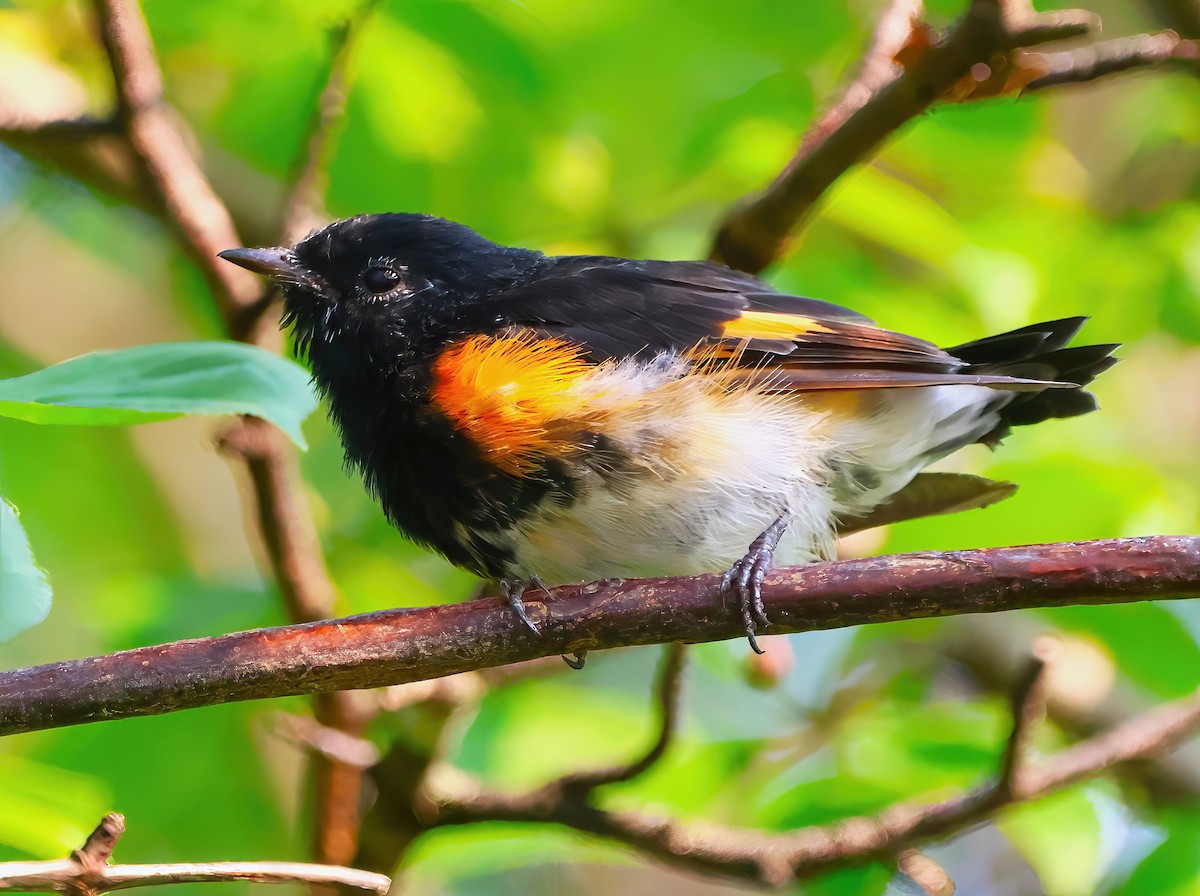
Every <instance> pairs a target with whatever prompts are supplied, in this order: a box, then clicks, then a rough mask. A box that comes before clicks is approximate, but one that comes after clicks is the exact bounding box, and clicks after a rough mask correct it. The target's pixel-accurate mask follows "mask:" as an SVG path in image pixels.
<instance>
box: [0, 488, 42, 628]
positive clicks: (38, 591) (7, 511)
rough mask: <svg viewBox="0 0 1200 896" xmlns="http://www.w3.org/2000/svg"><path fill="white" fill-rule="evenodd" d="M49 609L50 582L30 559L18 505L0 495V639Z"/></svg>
mask: <svg viewBox="0 0 1200 896" xmlns="http://www.w3.org/2000/svg"><path fill="white" fill-rule="evenodd" d="M49 612H50V583H49V582H48V581H46V575H45V573H43V572H42V571H41V570H40V569H38V568H37V566H36V565H35V564H34V562H33V552H32V551H31V550H30V549H29V538H28V537H27V536H26V535H25V530H24V529H23V528H21V521H20V520H19V519H18V518H17V509H16V508H15V507H13V506H12V505H11V504H9V503H8V502H7V501H5V500H4V499H3V498H0V641H7V640H8V639H9V638H12V637H13V636H15V635H16V634H18V633H19V632H23V631H24V630H25V629H27V628H31V627H32V626H35V625H37V624H38V623H39V622H41V621H42V620H43V619H45V618H46V614H47V613H49Z"/></svg>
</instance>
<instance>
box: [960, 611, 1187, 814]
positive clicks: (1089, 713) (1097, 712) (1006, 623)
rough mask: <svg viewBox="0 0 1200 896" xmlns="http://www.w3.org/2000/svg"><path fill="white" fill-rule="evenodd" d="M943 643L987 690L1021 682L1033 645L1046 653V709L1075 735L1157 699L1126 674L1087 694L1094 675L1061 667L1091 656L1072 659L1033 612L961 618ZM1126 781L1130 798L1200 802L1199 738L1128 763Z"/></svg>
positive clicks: (1109, 724) (1111, 724)
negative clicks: (1085, 684)
mask: <svg viewBox="0 0 1200 896" xmlns="http://www.w3.org/2000/svg"><path fill="white" fill-rule="evenodd" d="M941 642H942V643H941V644H940V649H941V651H943V652H944V654H945V655H946V656H947V657H948V658H949V659H950V660H951V661H952V662H953V663H955V664H956V665H958V666H961V667H963V668H965V670H966V671H967V672H968V673H969V674H970V675H971V676H972V677H973V678H974V679H975V680H976V681H977V682H978V683H979V684H980V685H981V686H982V687H983V688H984V689H986V690H988V691H992V692H998V693H1011V692H1012V691H1013V689H1014V688H1015V687H1016V686H1017V683H1018V682H1019V680H1020V678H1021V676H1022V675H1024V674H1025V672H1026V670H1027V669H1028V660H1029V654H1030V651H1031V649H1032V650H1033V651H1035V652H1038V653H1039V655H1044V656H1046V662H1047V664H1048V674H1047V675H1046V676H1045V678H1044V680H1043V682H1042V684H1043V686H1044V687H1045V693H1044V697H1045V701H1046V712H1047V715H1048V717H1049V718H1051V719H1052V720H1053V722H1054V724H1055V725H1056V726H1058V727H1059V728H1061V729H1062V730H1063V731H1064V732H1066V734H1067V735H1068V736H1069V737H1071V738H1072V739H1074V740H1084V739H1086V738H1089V737H1093V736H1094V735H1096V734H1098V733H1099V732H1101V731H1106V730H1109V729H1111V728H1115V727H1117V726H1119V725H1122V724H1124V723H1125V722H1126V721H1127V720H1128V719H1129V718H1131V717H1133V716H1135V715H1139V714H1140V713H1143V712H1145V711H1146V710H1147V709H1148V708H1149V707H1150V706H1151V705H1152V703H1151V702H1150V701H1149V700H1148V698H1146V697H1145V696H1144V695H1142V694H1141V693H1140V692H1139V691H1138V690H1137V689H1135V688H1134V687H1132V686H1131V685H1129V684H1128V683H1126V682H1122V681H1120V680H1114V682H1113V683H1112V686H1111V689H1107V691H1106V693H1104V694H1103V695H1101V694H1099V693H1094V694H1092V695H1090V696H1089V695H1087V694H1084V693H1081V692H1080V689H1079V687H1078V684H1077V677H1078V676H1079V675H1087V676H1089V677H1090V676H1091V675H1093V674H1096V673H1094V672H1090V671H1079V670H1077V669H1067V670H1063V669H1061V666H1062V664H1066V665H1067V666H1070V667H1074V666H1075V664H1076V663H1079V662H1081V661H1082V662H1088V661H1087V660H1080V659H1073V658H1072V655H1073V653H1074V652H1075V651H1074V650H1073V649H1071V648H1070V647H1064V645H1063V642H1062V641H1061V640H1060V639H1059V638H1057V637H1055V636H1052V635H1046V634H1045V633H1044V626H1043V625H1041V624H1040V623H1038V622H1037V621H1036V620H1033V619H1031V618H1028V617H1023V616H1016V615H1012V616H1007V617H1005V618H1002V619H997V618H991V619H985V618H983V617H961V618H960V619H958V620H957V621H956V624H955V625H953V626H948V627H947V629H946V632H945V637H944V638H942V639H941ZM1047 642H1049V643H1051V644H1053V645H1054V649H1053V651H1052V652H1047V651H1046V650H1045V648H1044V647H1042V646H1040V645H1043V644H1045V643H1047ZM1083 649H1086V648H1083ZM1098 661H1100V662H1107V661H1104V660H1098ZM1089 665H1090V664H1089ZM959 671H960V672H961V671H962V669H960V670H959ZM1120 781H1121V782H1122V783H1124V782H1125V781H1128V782H1129V783H1130V784H1131V785H1132V787H1131V788H1129V790H1128V797H1129V799H1130V800H1131V801H1132V802H1133V803H1134V804H1137V803H1138V802H1140V801H1145V802H1148V803H1150V804H1153V805H1169V804H1179V803H1193V802H1195V801H1196V800H1200V744H1195V745H1192V746H1190V747H1189V748H1188V749H1187V750H1180V751H1178V752H1176V753H1173V754H1171V755H1169V756H1160V757H1157V758H1156V759H1155V761H1154V762H1152V763H1145V764H1138V765H1137V766H1129V767H1126V768H1123V769H1122V771H1121V777H1120Z"/></svg>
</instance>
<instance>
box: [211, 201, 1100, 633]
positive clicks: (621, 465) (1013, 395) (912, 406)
mask: <svg viewBox="0 0 1200 896" xmlns="http://www.w3.org/2000/svg"><path fill="white" fill-rule="evenodd" d="M221 257H223V258H225V259H227V260H229V261H231V262H233V263H235V264H238V265H241V266H242V267H245V268H249V269H250V270H252V271H256V272H258V273H260V274H264V275H266V276H268V277H270V278H272V279H273V280H275V281H276V282H278V283H279V284H280V286H281V287H282V289H283V294H284V302H285V304H284V309H285V313H284V321H285V325H286V324H291V325H293V326H294V328H295V342H296V346H297V350H298V352H300V353H301V354H306V355H307V356H308V358H309V360H310V362H311V364H312V370H313V377H314V380H315V382H316V384H317V386H318V388H319V389H320V391H321V392H323V393H324V394H325V396H326V397H327V398H328V400H329V406H330V413H331V416H332V418H333V420H334V422H335V423H336V425H337V427H338V429H339V430H340V432H341V436H342V441H343V443H344V446H345V451H346V458H347V461H348V463H349V464H350V465H352V466H353V467H355V468H357V469H358V471H359V472H360V473H361V474H362V477H363V479H364V481H365V483H366V486H367V489H368V490H369V491H370V492H371V493H372V494H373V495H375V496H376V497H377V498H378V499H379V502H380V504H381V505H382V506H383V509H384V512H385V513H386V514H387V516H388V519H389V520H391V522H392V523H393V524H394V525H395V526H396V527H397V528H398V529H400V530H401V531H402V532H404V533H405V534H406V535H407V536H409V537H410V538H412V539H414V540H415V541H418V542H420V543H422V544H424V545H428V546H429V547H431V548H433V549H435V550H437V551H439V552H440V553H441V554H443V555H444V556H445V557H447V558H448V559H449V560H450V561H451V562H453V563H455V564H457V565H459V566H462V567H465V568H467V569H469V570H471V571H473V572H476V573H478V574H480V575H483V576H488V577H492V578H496V579H498V580H500V581H501V584H502V587H503V590H504V593H505V594H506V596H507V597H508V599H509V601H510V603H511V604H512V606H513V607H514V609H515V610H516V612H517V613H518V614H519V615H520V617H521V619H522V620H523V621H524V622H525V624H526V625H528V626H529V627H530V628H531V629H533V630H534V631H535V632H536V631H537V627H536V625H534V623H533V622H532V621H531V620H530V619H529V617H528V615H527V614H526V612H525V607H524V604H523V602H522V598H521V596H522V593H523V592H524V590H525V588H526V587H527V586H528V585H529V584H530V583H535V584H538V585H541V584H542V583H546V584H564V583H569V582H582V581H592V580H597V579H606V578H626V577H641V576H653V575H686V574H693V573H702V572H711V571H717V570H726V571H727V572H726V579H725V582H726V588H727V589H730V590H732V592H734V593H735V594H736V596H737V598H738V602H739V609H740V614H741V619H742V622H743V624H744V626H745V630H746V634H747V635H748V637H749V639H750V644H751V646H752V647H753V648H754V649H755V650H758V645H757V643H756V642H755V632H756V631H758V629H759V627H760V626H764V625H768V624H769V623H768V620H767V618H766V614H765V611H764V607H763V603H762V596H761V582H762V578H763V574H764V573H765V572H766V570H767V569H768V568H769V567H770V566H771V564H772V563H773V562H775V561H776V560H778V561H779V562H781V563H784V564H789V565H790V564H797V563H805V562H810V561H814V560H819V559H823V558H829V557H830V556H832V551H833V546H834V540H835V535H836V533H837V532H838V530H839V526H842V527H843V528H844V527H845V525H846V521H848V520H854V521H858V524H859V525H860V527H861V526H862V525H866V524H869V523H870V522H871V521H872V520H873V519H885V518H892V517H897V516H905V515H914V514H910V513H908V512H907V511H904V512H899V513H897V512H895V508H897V507H899V506H901V505H903V504H905V503H906V501H907V503H910V504H911V503H913V497H914V495H917V492H918V491H920V490H922V489H923V491H921V494H925V493H927V492H928V491H929V490H930V484H929V480H926V481H925V482H924V483H923V484H922V482H921V480H922V479H923V477H921V476H918V474H919V473H920V471H921V470H922V469H924V468H925V467H926V466H927V465H928V464H930V463H932V462H933V461H935V460H937V459H938V458H941V457H944V456H946V455H948V454H950V453H951V452H953V451H956V450H958V449H959V448H962V447H963V446H964V445H970V444H973V443H976V442H982V443H985V444H989V445H994V444H995V443H996V442H998V441H999V440H1000V439H1001V438H1003V437H1004V436H1005V435H1006V434H1007V433H1008V431H1009V429H1010V427H1013V426H1022V425H1026V424H1031V423H1040V422H1041V421H1043V420H1046V419H1049V418H1051V417H1070V416H1074V415H1076V414H1083V413H1086V412H1088V411H1091V410H1094V409H1095V408H1096V406H1097V405H1096V401H1095V399H1094V397H1093V396H1092V395H1091V394H1090V393H1088V392H1086V391H1084V390H1083V389H1082V388H1080V387H1082V386H1084V385H1086V384H1087V383H1089V382H1090V381H1091V380H1092V378H1093V377H1095V376H1096V375H1097V374H1099V373H1101V372H1102V371H1104V370H1106V369H1107V368H1108V367H1110V366H1111V365H1112V364H1114V363H1115V362H1116V359H1114V358H1113V357H1111V352H1112V350H1113V349H1114V348H1115V346H1113V345H1089V346H1076V347H1070V348H1068V347H1067V343H1068V342H1070V340H1071V339H1072V337H1074V335H1075V334H1076V333H1077V332H1078V330H1079V328H1080V327H1081V325H1082V324H1083V322H1084V318H1079V317H1076V318H1068V319H1065V320H1056V321H1050V322H1047V323H1042V324H1036V325H1034V326H1029V327H1024V328H1022V329H1020V330H1014V331H1012V332H1010V333H1004V334H1002V335H999V336H992V337H990V338H987V339H981V340H978V341H976V342H968V343H965V344H963V345H959V346H955V347H953V348H947V349H941V348H938V347H937V346H935V345H933V344H931V343H929V342H925V341H923V340H921V339H917V338H915V337H912V336H906V335H903V334H901V333H894V332H890V331H888V330H883V329H880V328H879V327H877V326H875V325H874V323H872V321H871V320H869V319H868V318H866V317H864V316H863V315H861V314H858V313H856V312H854V311H850V310H848V309H846V308H842V307H839V306H837V305H834V304H831V303H829V302H823V301H819V300H817V299H806V298H800V297H797V296H791V295H785V294H782V293H779V292H776V291H775V290H773V289H772V288H771V287H770V286H769V285H768V284H767V283H764V282H763V281H761V280H758V279H756V278H754V277H751V276H748V275H746V274H742V273H738V272H737V271H733V270H730V269H728V268H725V267H722V266H720V265H717V264H712V263H710V262H697V261H634V260H630V259H625V258H609V257H603V256H561V257H554V256H547V255H544V254H542V253H541V252H535V251H531V250H528V249H519V248H510V247H506V246H500V245H497V244H495V243H492V242H490V241H488V240H486V239H484V238H483V237H481V236H479V235H478V234H477V233H475V232H474V231H472V230H470V229H468V228H467V227H464V226H462V225H460V224H455V223H453V222H451V221H446V220H442V219H440V218H435V217H431V216H428V215H412V214H385V215H363V216H360V217H356V218H350V219H348V220H345V221H339V222H337V223H334V224H331V225H329V226H328V227H326V228H324V229H323V230H319V231H317V232H315V233H313V234H312V235H310V236H309V237H307V238H306V239H304V240H302V241H300V242H299V243H297V244H296V245H295V246H292V247H290V248H269V249H230V250H228V251H226V252H222V253H221ZM929 475H930V474H926V476H929ZM916 503H917V504H922V505H924V504H925V503H926V502H924V499H923V498H922V499H921V500H918V501H917V502H916ZM954 503H956V502H954V501H947V500H942V499H936V500H934V501H933V504H935V505H939V506H940V508H941V509H954V508H950V507H948V506H946V505H948V504H954ZM958 503H960V504H961V502H958ZM982 503H986V501H985V500H984V499H982V498H981V499H980V500H978V501H975V502H974V503H972V502H967V504H968V506H978V505H980V504H982ZM889 508H890V509H891V510H890V511H889ZM748 548H749V549H748Z"/></svg>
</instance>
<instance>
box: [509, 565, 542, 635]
mask: <svg viewBox="0 0 1200 896" xmlns="http://www.w3.org/2000/svg"><path fill="white" fill-rule="evenodd" d="M529 581H530V583H531V584H535V585H537V587H539V588H541V589H542V590H543V591H545V590H546V586H545V585H543V584H542V580H541V579H539V578H537V577H536V576H535V577H533V578H532V579H530V580H529ZM525 589H526V582H525V580H524V579H512V580H511V581H504V582H501V583H500V591H501V593H503V595H504V599H505V600H506V601H508V605H509V606H510V607H512V608H513V612H514V613H516V614H517V618H518V619H520V620H521V622H522V623H524V625H525V627H526V628H527V629H529V630H530V631H531V632H533V633H534V634H535V635H540V634H541V633H542V631H541V629H539V628H538V626H537V623H536V622H534V621H533V620H532V619H530V618H529V613H527V612H526V611H525V601H524V600H522V596H523V595H524V594H525Z"/></svg>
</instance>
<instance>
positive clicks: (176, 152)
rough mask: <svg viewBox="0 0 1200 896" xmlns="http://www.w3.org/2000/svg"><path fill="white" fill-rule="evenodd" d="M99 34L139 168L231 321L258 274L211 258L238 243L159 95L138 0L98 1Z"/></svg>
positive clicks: (252, 295) (254, 289)
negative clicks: (232, 269)
mask: <svg viewBox="0 0 1200 896" xmlns="http://www.w3.org/2000/svg"><path fill="white" fill-rule="evenodd" d="M95 7H96V14H97V17H98V19H99V22H100V36H101V39H102V41H103V43H104V48H105V51H106V53H107V55H108V59H109V63H110V65H111V67H112V73H113V82H114V85H115V88H116V105H117V116H118V120H119V121H120V122H121V125H122V129H123V131H124V133H125V135H126V137H127V138H128V140H129V144H130V146H131V147H132V148H133V151H134V154H135V156H136V158H137V160H138V162H139V163H140V164H141V166H142V168H143V172H144V174H145V177H146V179H147V182H148V188H149V190H150V191H151V192H153V193H155V194H157V195H158V196H160V197H161V198H162V200H163V204H164V206H165V208H166V211H167V217H168V220H169V221H170V222H171V223H172V224H173V225H174V226H175V228H176V231H177V233H178V236H179V239H180V243H181V245H182V246H183V248H184V249H186V250H187V252H188V254H189V255H190V256H191V258H192V260H193V261H194V262H195V264H196V265H197V266H198V267H199V268H200V270H201V271H202V272H203V274H204V276H205V279H206V280H207V281H208V283H209V286H210V287H211V288H212V290H213V294H214V296H215V298H216V300H217V303H218V305H220V307H221V310H222V313H223V314H224V315H225V316H226V317H227V318H228V317H231V316H232V315H234V314H236V312H237V310H238V309H239V308H242V307H244V306H246V305H250V304H252V303H254V302H255V301H256V300H257V299H258V297H259V295H260V294H261V287H260V285H259V284H258V283H256V282H255V277H254V276H253V275H252V274H249V273H248V272H245V271H231V270H229V268H230V267H231V266H230V265H226V264H221V263H220V261H219V259H217V258H216V254H217V253H218V252H220V251H221V250H222V249H228V248H229V247H230V246H238V245H241V241H240V239H239V238H238V234H237V230H236V229H235V228H234V225H233V219H232V218H231V217H230V215H229V211H228V209H226V207H225V204H224V203H223V202H222V201H221V199H220V198H219V197H218V196H217V195H216V193H215V192H213V189H212V186H211V185H210V184H209V183H208V179H207V178H206V177H205V176H204V172H203V171H201V170H200V166H199V165H197V164H196V161H195V159H194V157H193V156H192V153H191V151H190V149H189V148H188V145H187V143H186V141H185V140H184V138H183V134H182V132H181V130H180V122H179V118H178V116H177V115H176V114H175V113H174V111H173V110H172V109H171V108H170V107H169V106H168V105H167V104H166V102H165V101H164V100H163V97H162V75H161V73H160V72H159V69H158V61H157V60H156V59H155V57H154V44H153V42H152V41H151V39H150V33H149V31H148V30H147V28H146V21H145V19H144V18H143V17H142V11H141V9H140V8H139V7H138V4H137V2H136V0H95Z"/></svg>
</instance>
